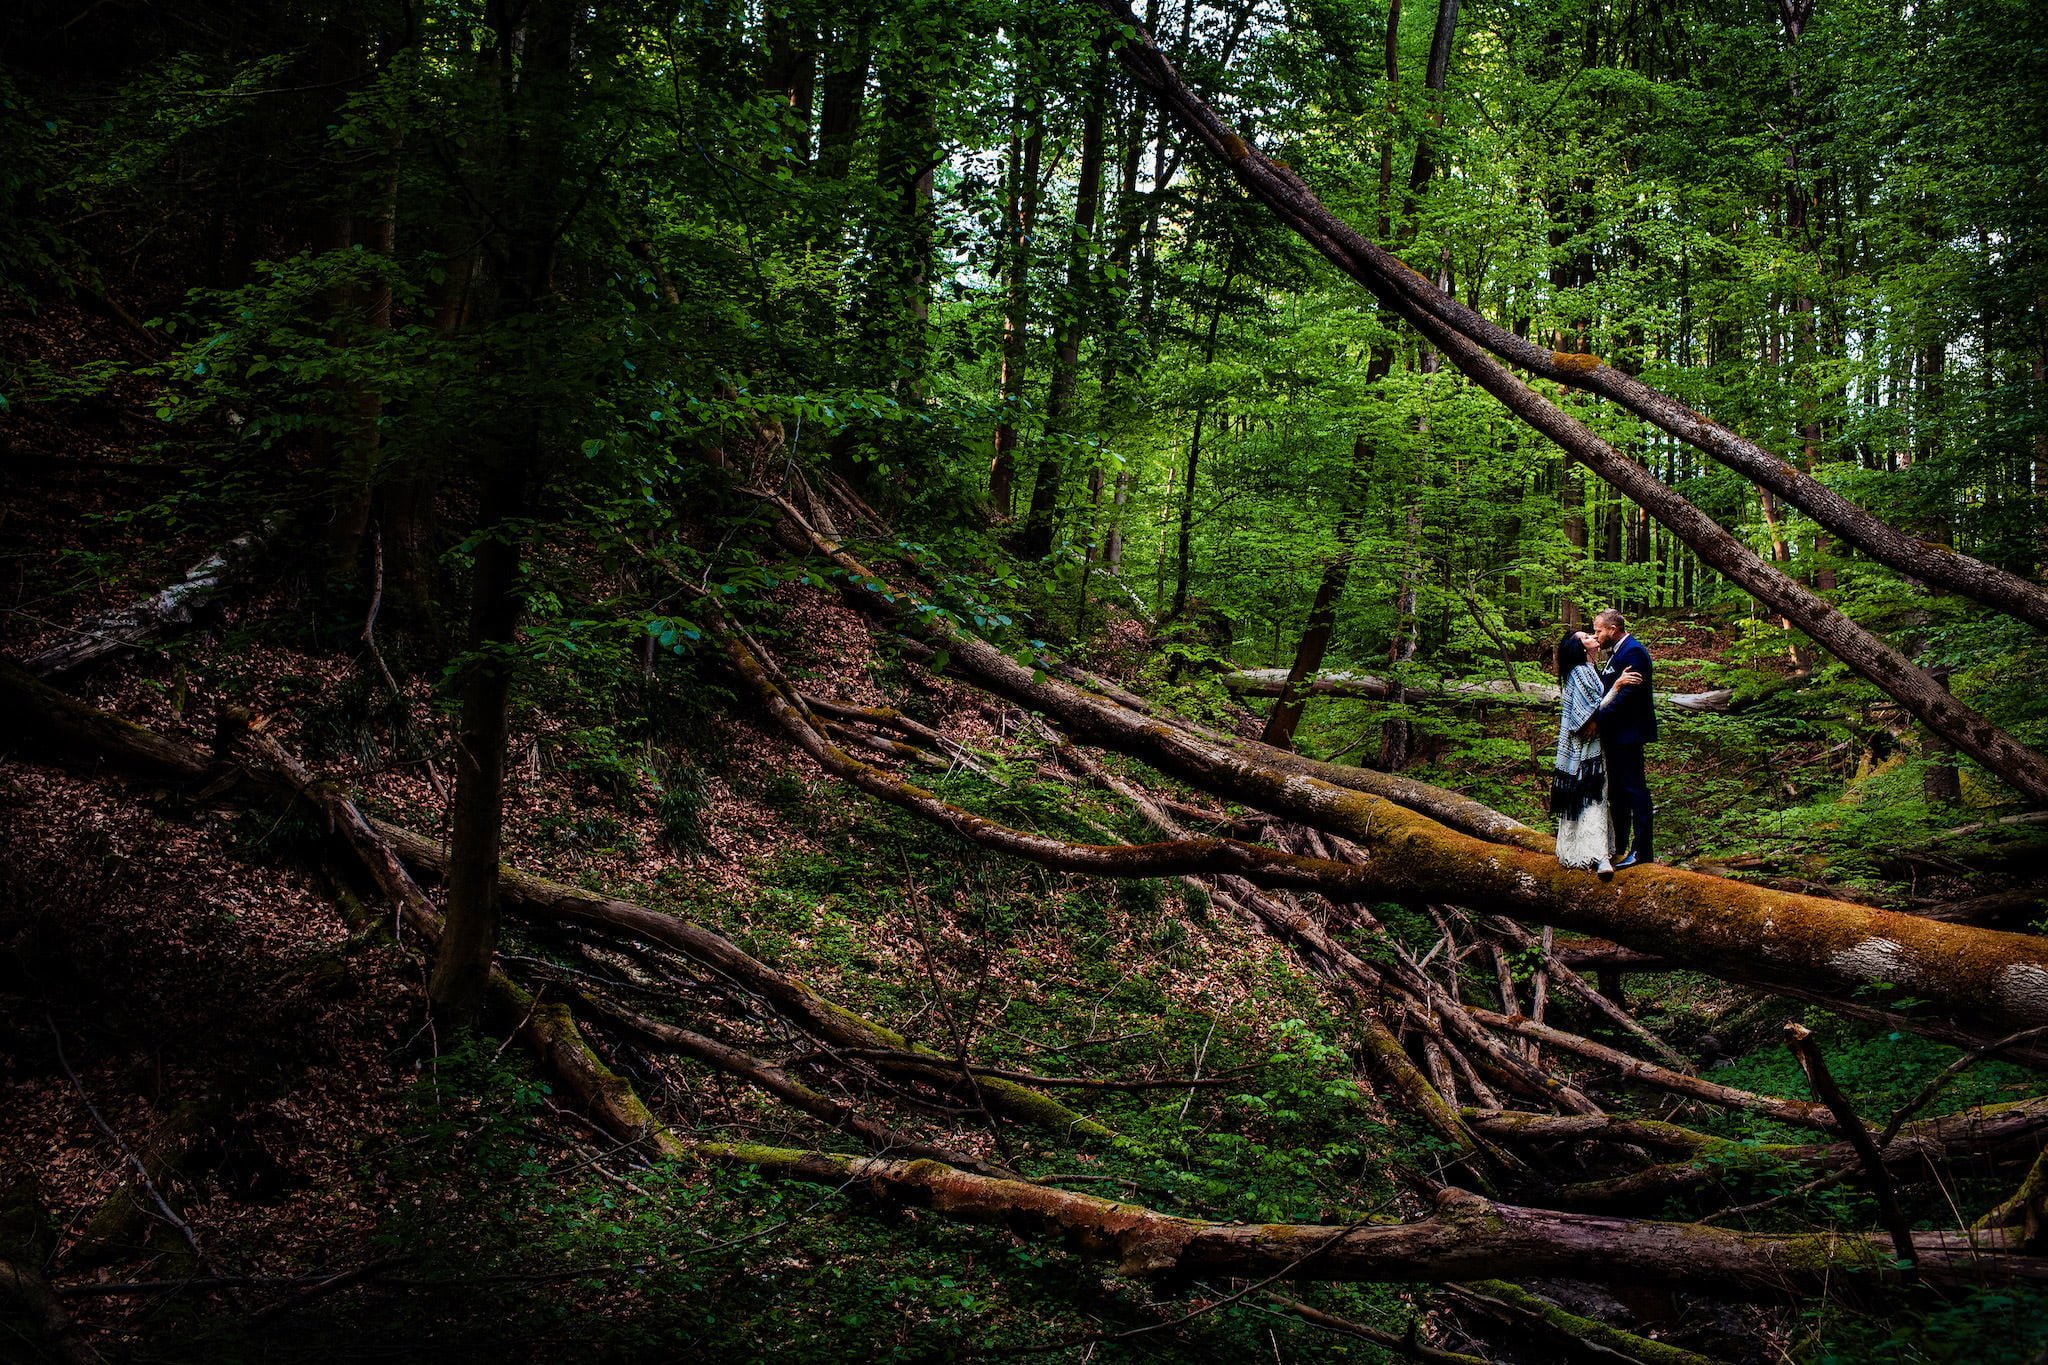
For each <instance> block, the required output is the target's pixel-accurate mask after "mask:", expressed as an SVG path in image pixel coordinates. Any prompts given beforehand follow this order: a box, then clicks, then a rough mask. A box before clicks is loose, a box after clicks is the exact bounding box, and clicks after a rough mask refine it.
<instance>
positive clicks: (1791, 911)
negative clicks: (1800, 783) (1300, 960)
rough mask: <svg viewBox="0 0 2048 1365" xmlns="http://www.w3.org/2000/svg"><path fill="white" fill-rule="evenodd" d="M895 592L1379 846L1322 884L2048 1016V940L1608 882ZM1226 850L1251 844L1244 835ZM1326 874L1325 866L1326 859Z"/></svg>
mask: <svg viewBox="0 0 2048 1365" xmlns="http://www.w3.org/2000/svg"><path fill="white" fill-rule="evenodd" d="M783 505H784V506H785V507H786V506H787V504H783ZM785 515H786V516H791V515H793V513H792V512H786V513H785ZM797 534H799V535H803V536H805V537H807V539H808V541H809V543H811V544H812V545H813V546H814V547H815V548H816V549H818V550H819V552H821V553H826V554H829V555H831V556H832V557H833V558H834V560H835V562H837V563H839V564H840V566H841V567H842V568H846V569H847V570H848V572H849V573H851V574H853V575H854V576H855V578H856V580H857V581H860V582H880V580H879V579H877V578H875V576H874V575H873V574H871V573H869V572H868V571H867V569H866V568H865V567H864V566H862V565H861V564H860V563H859V562H858V561H857V560H854V559H852V558H851V557H850V556H847V555H846V554H845V553H844V551H843V550H841V549H840V548H839V547H838V546H837V545H834V544H831V543H830V542H828V541H825V540H824V538H822V537H818V536H817V535H816V533H815V532H811V531H809V530H808V528H802V527H799V528H797ZM882 596H883V594H881V593H879V592H859V593H856V594H854V595H853V597H852V600H854V601H857V602H861V603H862V604H863V605H865V606H867V607H868V608H869V609H870V610H875V611H879V612H882V613H884V614H887V615H889V616H890V617H891V619H892V620H894V621H895V622H896V623H897V624H899V625H901V626H903V627H904V628H906V629H908V630H911V631H913V632H917V633H924V634H929V635H932V636H933V637H934V639H935V643H939V644H941V645H943V647H944V648H945V650H946V651H947V653H948V655H949V661H950V667H951V668H952V669H953V670H954V671H957V672H959V673H961V674H963V675H965V676H967V677H968V678H970V679H972V680H973V681H974V682H976V683H977V684H979V685H981V686H983V687H985V688H987V689H989V690H990V691H993V692H996V693H998V694H1000V695H1003V696H1006V697H1008V698H1010V699H1011V700H1013V701H1016V702H1018V703H1019V704H1021V705H1023V706H1026V707H1028V708H1031V709H1033V710H1036V711H1040V712H1042V713H1044V714H1047V715H1050V716H1053V717H1055V718H1056V719H1057V720H1058V721H1059V722H1060V724H1061V726H1062V728H1064V729H1065V730H1066V731H1067V732H1068V733H1069V734H1071V735H1072V736H1074V737H1075V738H1077V739H1080V740H1083V741H1085V742H1089V743H1094V744H1099V745H1103V746H1105V747H1109V748H1114V749H1118V750H1121V751H1123V752H1125V753H1129V754H1131V755H1133V756H1134V757H1138V758H1142V759H1144V760H1145V761H1146V762H1148V763H1151V764H1153V765H1154V766H1156V767H1158V768H1160V769H1161V770H1163V771H1165V772H1169V773H1171V774H1173V775H1174V776H1176V777H1179V778H1181V779H1183V780H1185V781H1188V782H1190V783H1193V784H1194V785H1196V786H1198V787H1200V788H1202V789H1203V790H1206V791H1208V792H1210V793H1212V794H1214V795H1216V796H1220V797H1223V798H1225V799H1228V800H1234V801H1240V802H1243V803H1244V804H1246V805H1251V806H1257V807H1259V808H1261V809H1263V810H1267V811H1270V812H1273V813H1275V814H1280V815H1285V816H1287V817H1289V818H1291V819H1294V820H1298V821H1300V822H1302V823H1304V824H1307V825H1310V826H1313V827H1315V828H1317V829H1321V830H1325V831H1327V832H1329V833H1332V834H1337V835H1341V836H1343V837H1344V838H1346V839H1349V840H1351V841H1352V842H1354V843H1355V844H1357V845H1358V846H1359V847H1360V848H1361V849H1362V850H1364V851H1365V853H1366V855H1367V857H1366V859H1365V864H1364V866H1362V867H1358V868H1354V869H1352V871H1351V872H1349V873H1346V874H1344V875H1343V878H1342V879H1334V874H1333V880H1331V881H1330V882H1328V883H1326V884H1325V885H1323V886H1318V887H1316V888H1315V889H1318V890H1324V891H1325V892H1326V894H1328V893H1330V892H1334V893H1335V894H1336V895H1337V896H1338V897H1340V898H1344V897H1348V898H1353V899H1357V898H1366V899H1389V900H1405V901H1409V902H1413V903H1429V902H1435V903H1442V902H1450V903H1453V904H1456V905H1460V906H1464V907H1466V908H1467V909H1470V910H1474V911H1477V912H1480V913H1487V914H1503V915H1507V916H1510V917H1512V918H1514V919H1517V920H1521V921H1523V922H1525V923H1532V924H1551V925H1556V926H1558V927H1560V928H1566V929H1574V930H1578V931H1580V932H1582V933H1588V934H1594V935H1598V936H1599V937H1602V938H1606V939H1610V940H1612V941H1614V942H1616V943H1619V944H1621V945H1623V946H1625V947H1629V948H1634V949H1636V950H1638V951H1642V952H1649V953H1656V954H1660V955H1663V956H1667V957H1670V958H1674V959H1677V960H1679V961H1682V962H1685V963H1687V964H1689V965H1691V966H1693V967H1695V968H1698V969H1701V970H1705V971H1711V972H1715V973H1717V974H1719V975H1722V976H1725V977H1727V978H1729V979H1731V980H1736V981H1741V982H1745V983H1749V984H1755V985H1760V986H1763V987H1765V988H1767V989H1769V988H1776V987H1777V986H1778V985H1780V984H1782V983H1796V985H1797V987H1798V988H1802V989H1807V990H1820V991H1826V992H1830V993H1832V994H1836V995H1843V996H1847V995H1850V994H1852V993H1854V992H1855V991H1857V990H1859V989H1862V988H1864V987H1868V986H1873V985H1877V984H1878V983H1881V982H1882V983H1889V984H1890V985H1892V986H1896V987H1899V988H1902V989H1904V990H1907V991H1910V992H1911V993H1912V994H1914V995H1916V996H1919V997H1921V998H1923V999H1925V1000H1927V1001H1930V1002H1931V1003H1933V1004H1934V1005H1936V1006H1937V1007H1939V1009H1940V1011H1941V1012H1942V1013H1943V1014H1945V1015H1948V1016H1950V1017H1951V1018H1952V1019H1954V1020H1956V1021H1959V1022H1962V1023H1964V1024H1966V1025H1968V1026H1969V1027H1972V1028H1975V1029H1979V1030H1982V1031H1983V1036H1985V1037H1996V1036H2002V1035H2003V1034H2006V1033H2010V1032H2012V1031H2014V1030H2015V1029H2020V1028H2026V1027H2030V1026H2033V1025H2036V1024H2043V1023H2048V939H2044V938H2041V937H2038V936H2035V935H2031V934H2015V933H2006V932H2001V931H1997V930H1990V929H1979V928H1975V927H1973V926H1968V925H1954V924H1944V923H1939V922H1936V921H1931V920H1926V919H1922V918H1919V917H1917V916H1913V915H1905V914H1899V913H1897V912H1895V911H1889V910H1880V909H1876V908H1874V907H1871V906H1863V905H1856V904H1854V903H1851V902H1846V901H1834V900H1827V899H1824V898H1822V897H1818V896H1807V895H1800V894H1798V893H1795V892H1789V891H1780V890H1775V889H1773V888H1769V887H1758V886H1751V885H1748V884H1746V883H1743V882H1737V881H1730V880H1728V879H1725V878H1721V877H1710V876H1706V875H1704V874H1702V873H1698V872H1688V871H1686V870H1684V869H1682V868H1675V867H1667V866H1664V865H1662V864H1646V865H1643V866H1640V867H1633V868H1629V869H1627V870H1625V871H1623V872H1621V873H1620V874H1618V875H1616V876H1615V877H1614V878H1613V879H1612V880H1611V881H1603V880H1601V879H1600V878H1599V877H1597V876H1595V875H1594V874H1593V873H1591V872H1585V871H1577V870H1574V869H1570V868H1566V867H1563V866H1561V865H1559V863H1558V862H1557V859H1556V858H1555V856H1553V855H1549V854H1546V853H1545V852H1543V851H1540V849H1539V848H1538V847H1532V844H1535V843H1536V842H1537V841H1536V840H1530V839H1524V838H1522V837H1521V836H1520V835H1517V834H1515V833H1514V832H1513V831H1512V830H1510V831H1506V832H1505V835H1504V837H1510V838H1512V839H1513V841H1514V843H1513V844H1512V845H1509V844H1503V843H1494V842H1489V841H1488V840H1487V839H1484V838H1480V837H1476V836H1474V835H1472V834H1468V833H1464V832H1462V831H1460V830H1457V829H1452V828H1449V827H1448V826H1446V825H1444V824H1442V823H1440V822H1439V821H1437V820H1435V819H1432V818H1430V817H1429V816H1426V815H1423V814H1420V813H1419V812H1417V811H1416V810H1413V809H1410V808H1408V807H1405V806H1402V805H1399V804H1397V803H1396V802H1395V801H1394V800H1391V799H1389V798H1387V797H1385V796H1380V795H1375V794H1374V793H1372V792H1369V791H1365V790H1362V789H1360V787H1359V786H1356V785H1352V786H1344V785H1339V784H1337V783H1336V782H1332V781H1330V780H1328V778H1327V775H1323V774H1319V773H1318V772H1317V771H1316V768H1317V767H1318V766H1321V767H1329V766H1331V765H1310V764H1305V763H1304V762H1303V761H1300V760H1294V759H1292V758H1291V756H1281V755H1279V754H1278V751H1274V752H1273V755H1263V754H1259V753H1257V752H1256V750H1255V748H1254V747H1253V746H1250V745H1238V746H1236V747H1226V746H1224V745H1222V744H1218V743H1213V742H1210V741H1208V740H1206V739H1204V738H1203V737H1202V736H1201V735H1199V734H1197V733H1195V732H1193V731H1191V730H1189V729H1186V728H1182V727H1179V726H1175V725H1171V724H1168V723H1166V722H1164V721H1162V720H1159V719H1156V718H1153V717H1148V716H1145V715H1142V714H1138V713H1136V712H1134V711H1133V710H1132V709H1131V708H1129V707H1126V706H1123V705H1121V704H1120V703H1118V702H1117V701H1116V700H1114V699H1112V698H1110V697H1106V696H1103V695H1100V694H1093V693H1088V692H1085V691H1083V690H1082V689H1081V688H1078V687H1076V686H1074V685H1072V684H1070V683H1067V682H1064V681H1062V680H1060V679H1057V678H1054V677H1053V676H1051V674H1050V672H1049V671H1047V670H1042V669H1032V668H1028V667H1026V666H1024V665H1022V664H1019V663H1018V662H1016V661H1015V660H1014V659H1011V658H1010V657H1009V656H1007V655H1005V654H1003V653H1002V652H1001V651H1000V650H998V649H996V648H995V647H994V646H992V645H990V644H988V643H987V642H986V641H982V640H978V639H976V638H974V637H972V636H969V635H964V634H962V633H960V632H957V631H954V630H952V629H950V627H948V626H947V625H946V624H945V623H944V622H942V621H936V620H934V616H935V614H934V613H919V612H916V611H915V610H913V609H912V608H911V607H910V606H909V605H908V604H907V602H906V601H905V599H903V598H902V596H901V595H900V594H895V593H892V594H890V596H892V597H895V598H896V599H897V601H896V603H895V604H893V605H892V604H889V603H884V602H882V601H881V600H880V599H881V597H882ZM1516 828H1518V829H1523V830H1526V827H1525V826H1517V827H1516ZM1530 833H1533V831H1531V832H1530ZM1188 851H1189V852H1192V851H1193V850H1188ZM1218 856H1219V857H1220V856H1222V855H1220V854H1219V855H1218ZM1229 856H1235V857H1240V858H1241V857H1243V855H1242V854H1241V853H1238V852H1236V851H1234V850H1233V851H1231V853H1230V855H1229ZM1096 861H1097V863H1098V865H1096V866H1092V867H1088V868H1076V870H1089V871H1097V872H1102V873H1106V874H1109V875H1139V876H1156V875H1159V872H1158V871H1157V870H1155V869H1156V867H1157V866H1158V865H1157V864H1150V865H1148V864H1143V863H1139V864H1137V865H1138V866H1142V867H1143V868H1144V870H1142V871H1122V872H1120V870H1119V869H1120V867H1122V866H1127V865H1128V864H1125V863H1123V862H1122V861H1121V860H1118V859H1107V858H1105V859H1099V860H1096ZM1212 861H1213V859H1212ZM1170 870H1174V871H1181V870H1209V869H1208V868H1206V867H1205V868H1199V869H1194V868H1188V867H1184V866H1183V867H1173V868H1171V869H1170ZM1220 870H1229V871H1239V872H1243V873H1245V874H1246V875H1251V874H1252V873H1255V872H1261V871H1274V872H1279V873H1281V875H1288V874H1292V873H1299V872H1301V871H1302V870H1303V869H1301V868H1299V867H1298V866H1296V867H1288V868H1284V870H1283V865H1282V864H1281V863H1277V862H1275V861H1273V860H1272V859H1270V858H1267V859H1261V860H1259V864H1258V865H1254V864H1253V863H1251V862H1250V861H1249V860H1247V861H1246V863H1245V864H1244V866H1241V867H1237V868H1227V869H1220ZM1361 874H1362V875H1361ZM1315 875H1318V876H1320V875H1323V874H1322V872H1321V870H1320V869H1317V870H1315ZM1255 879H1256V877H1255ZM1280 884H1287V883H1285V882H1282V883H1280Z"/></svg>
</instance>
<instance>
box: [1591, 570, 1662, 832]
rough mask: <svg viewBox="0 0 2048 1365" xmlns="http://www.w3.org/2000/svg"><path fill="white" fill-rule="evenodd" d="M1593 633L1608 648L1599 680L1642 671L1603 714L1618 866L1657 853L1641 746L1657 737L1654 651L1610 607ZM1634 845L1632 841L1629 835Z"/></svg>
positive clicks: (1610, 680)
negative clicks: (1652, 669)
mask: <svg viewBox="0 0 2048 1365" xmlns="http://www.w3.org/2000/svg"><path fill="white" fill-rule="evenodd" d="M1593 636H1594V638H1595V639H1597V640H1599V641H1600V647H1601V648H1602V649H1604V650H1605V651H1607V666H1606V668H1605V669H1603V670H1602V672H1601V675H1600V680H1601V681H1602V682H1603V683H1606V684H1607V685H1609V686H1610V687H1611V686H1612V685H1613V684H1614V680H1615V679H1617V678H1619V677H1620V676H1621V675H1622V674H1623V673H1626V672H1627V671H1628V670H1629V669H1631V668H1632V669H1634V670H1635V671H1636V672H1637V673H1640V674H1641V675H1642V678H1643V680H1642V682H1641V683H1624V684H1622V689H1621V693H1620V695H1619V696H1617V697H1616V698H1615V699H1614V703H1613V705H1611V706H1609V707H1607V708H1606V709H1604V710H1602V711H1601V712H1600V713H1599V718H1600V747H1601V749H1602V750H1603V751H1604V752H1605V754H1606V756H1607V809H1608V810H1609V812H1610V813H1611V819H1612V820H1613V822H1614V850H1615V852H1616V853H1625V854H1626V856H1625V857H1617V858H1616V859H1615V860H1614V865H1615V866H1616V867H1634V866H1635V865H1636V864H1637V863H1653V862H1655V861H1657V855H1656V853H1655V852H1654V851H1653V850H1654V848H1655V845H1654V843H1653V842H1652V839H1651V821H1652V818H1653V815H1654V812H1653V810H1652V807H1651V805H1650V784H1649V782H1648V780H1647V779H1646V778H1645V777H1644V775H1643V745H1645V744H1647V743H1649V742H1650V741H1651V740H1653V739H1655V738H1656V737H1657V703H1656V699H1655V697H1654V696H1653V694H1652V693H1651V691H1650V651H1649V650H1647V649H1644V648H1643V646H1642V643H1641V642H1640V641H1638V640H1637V639H1636V637H1635V636H1633V635H1631V634H1629V633H1628V622H1626V621H1624V620H1622V619H1621V613H1620V612H1618V611H1615V610H1614V609H1613V608H1611V607H1610V608H1609V609H1608V610H1606V611H1603V612H1601V613H1600V614H1599V615H1598V616H1595V617H1594V618H1593ZM1631 831H1633V832H1634V834H1635V845H1634V847H1633V848H1631V847H1630V846H1629V834H1630V832H1631Z"/></svg>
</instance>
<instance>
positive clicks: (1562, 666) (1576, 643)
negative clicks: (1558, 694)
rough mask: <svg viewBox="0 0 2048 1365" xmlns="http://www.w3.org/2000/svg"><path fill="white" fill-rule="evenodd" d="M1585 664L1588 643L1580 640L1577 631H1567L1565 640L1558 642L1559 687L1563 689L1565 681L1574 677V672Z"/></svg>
mask: <svg viewBox="0 0 2048 1365" xmlns="http://www.w3.org/2000/svg"><path fill="white" fill-rule="evenodd" d="M1585 662H1586V642H1585V641H1584V640H1582V639H1580V638H1579V633H1578V632H1577V631H1575V630H1568V631H1566V632H1565V633H1564V638H1563V639H1562V640H1559V641H1558V642H1557V682H1558V686H1560V687H1562V686H1563V685H1564V680H1565V679H1566V678H1569V677H1570V676H1571V675H1572V670H1573V669H1575V668H1577V667H1578V666H1579V665H1580V664H1582V663H1585Z"/></svg>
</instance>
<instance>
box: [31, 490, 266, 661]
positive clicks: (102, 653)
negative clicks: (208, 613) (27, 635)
mask: <svg viewBox="0 0 2048 1365" xmlns="http://www.w3.org/2000/svg"><path fill="white" fill-rule="evenodd" d="M275 530H276V526H275V525H274V524H273V525H270V526H265V527H264V528H263V529H261V530H259V531H252V532H250V533H249V534H248V535H244V536H237V537H236V538H235V539H233V540H231V541H229V542H228V543H227V544H226V545H223V546H222V547H221V548H220V549H218V550H216V551H214V552H213V553H212V554H210V555H208V556H207V557H206V558H205V559H202V560H200V561H199V562H198V563H197V564H194V565H193V566H192V567H191V568H189V569H187V570H185V576H184V577H183V578H182V579H180V580H179V581H177V582H176V583H172V584H169V585H168V586H166V587H164V588H162V589H160V590H159V591H157V592H154V593H151V594H150V595H149V596H148V597H145V598H143V599H141V600H140V601H138V602H133V603H130V604H129V605H128V606H126V607H122V608H120V609H119V610H116V611H112V612H108V613H107V614H106V615H104V616H96V617H94V618H93V619H92V620H90V621H87V622H86V623H85V624H84V625H82V626H80V627H78V628H77V629H76V630H74V631H72V632H71V633H70V634H69V635H68V636H66V637H65V638H64V639H63V640H61V641H59V642H58V643H56V644H54V645H51V646H50V647H49V648H48V649H44V650H41V651H39V652H37V653H35V654H31V655H30V656H29V657H28V658H26V659H24V660H23V661H22V662H23V664H24V665H25V666H26V667H27V669H28V671H29V672H31V673H33V674H35V675H36V676H37V677H39V678H61V677H63V676H65V675H67V674H70V673H76V672H78V671H79V670H80V669H82V668H85V667H87V666H89V665H91V664H95V663H98V662H99V661H100V660H102V659H109V658H113V657H114V656H115V655H118V654H125V653H127V652H128V651H129V650H131V649H138V648H140V647H141V646H143V645H144V644H147V643H148V642H149V641H150V640H152V639H154V638H155V637H156V636H157V635H158V634H159V633H161V632H162V631H164V630H166V629H167V628H169V627H172V626H182V625H190V624H191V623H192V621H193V619H194V616H195V614H196V613H197V612H199V611H200V610H202V609H203V608H204V607H206V606H207V605H208V604H209V603H211V602H212V601H213V600H214V599H215V598H216V597H218V596H220V594H221V593H222V592H224V591H226V590H227V589H228V588H230V587H232V586H233V585H234V583H235V581H236V579H237V578H238V576H239V575H240V574H241V572H242V571H243V570H244V569H245V568H246V567H247V565H248V562H249V560H250V559H251V558H252V557H253V556H254V555H255V554H256V552H257V551H258V550H260V549H261V548H262V546H263V545H264V544H266V543H267V542H268V541H269V540H270V538H271V535H272V533H273V532H274V531H275Z"/></svg>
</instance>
